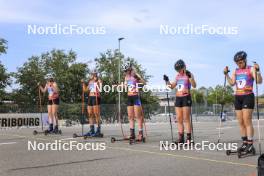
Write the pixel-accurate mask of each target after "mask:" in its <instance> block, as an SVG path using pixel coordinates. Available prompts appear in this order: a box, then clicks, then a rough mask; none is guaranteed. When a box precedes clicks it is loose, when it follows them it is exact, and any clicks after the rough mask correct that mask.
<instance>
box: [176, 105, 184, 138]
mask: <svg viewBox="0 0 264 176" xmlns="http://www.w3.org/2000/svg"><path fill="white" fill-rule="evenodd" d="M175 111H176V116H177V124H178V133H179V142H181V143H183V142H184V126H183V108H182V107H176V108H175Z"/></svg>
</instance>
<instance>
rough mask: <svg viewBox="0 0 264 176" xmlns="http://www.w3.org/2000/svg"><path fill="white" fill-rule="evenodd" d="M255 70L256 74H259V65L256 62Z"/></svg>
mask: <svg viewBox="0 0 264 176" xmlns="http://www.w3.org/2000/svg"><path fill="white" fill-rule="evenodd" d="M254 68H255V70H256V72H259V65H258V64H257V63H256V62H254Z"/></svg>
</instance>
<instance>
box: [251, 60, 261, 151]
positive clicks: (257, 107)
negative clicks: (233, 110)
mask: <svg viewBox="0 0 264 176" xmlns="http://www.w3.org/2000/svg"><path fill="white" fill-rule="evenodd" d="M253 63H254V64H257V63H256V62H253ZM255 77H256V105H257V106H256V109H257V118H258V142H259V153H260V155H261V141H260V140H261V139H260V125H259V106H258V73H257V72H256V75H255Z"/></svg>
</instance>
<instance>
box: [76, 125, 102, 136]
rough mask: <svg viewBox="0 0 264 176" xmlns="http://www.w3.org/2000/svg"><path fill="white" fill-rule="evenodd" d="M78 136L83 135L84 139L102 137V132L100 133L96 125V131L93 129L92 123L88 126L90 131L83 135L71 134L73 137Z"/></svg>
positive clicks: (99, 128)
mask: <svg viewBox="0 0 264 176" xmlns="http://www.w3.org/2000/svg"><path fill="white" fill-rule="evenodd" d="M79 137H83V138H84V139H87V138H102V137H104V134H103V133H101V127H98V128H97V130H96V132H95V131H94V125H91V126H90V131H89V132H88V133H86V134H84V135H78V134H76V133H75V134H73V138H79Z"/></svg>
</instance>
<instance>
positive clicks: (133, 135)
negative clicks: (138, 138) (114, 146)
mask: <svg viewBox="0 0 264 176" xmlns="http://www.w3.org/2000/svg"><path fill="white" fill-rule="evenodd" d="M132 138H135V130H134V129H130V136H123V138H121V139H117V138H115V137H111V143H115V142H121V141H130V140H131V139H132Z"/></svg>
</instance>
